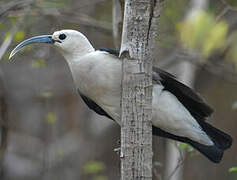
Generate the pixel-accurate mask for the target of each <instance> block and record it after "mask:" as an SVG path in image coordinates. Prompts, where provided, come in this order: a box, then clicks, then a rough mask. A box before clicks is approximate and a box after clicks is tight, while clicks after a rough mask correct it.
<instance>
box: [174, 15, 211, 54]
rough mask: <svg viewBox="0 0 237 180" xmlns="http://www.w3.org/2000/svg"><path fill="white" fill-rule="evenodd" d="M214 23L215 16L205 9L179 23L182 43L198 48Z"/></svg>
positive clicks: (187, 46) (185, 45) (188, 46)
mask: <svg viewBox="0 0 237 180" xmlns="http://www.w3.org/2000/svg"><path fill="white" fill-rule="evenodd" d="M213 24H214V18H213V17H212V16H211V15H210V14H208V13H206V12H204V11H200V12H199V13H197V14H196V15H194V16H193V17H192V18H191V19H187V20H185V21H183V22H181V23H179V24H177V29H178V32H179V38H180V41H181V43H182V44H183V46H184V47H186V48H189V49H194V48H198V47H199V46H201V44H203V42H204V41H205V40H206V38H207V36H208V32H209V31H210V29H211V28H212V27H213Z"/></svg>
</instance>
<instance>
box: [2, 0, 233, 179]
mask: <svg viewBox="0 0 237 180" xmlns="http://www.w3.org/2000/svg"><path fill="white" fill-rule="evenodd" d="M206 4H207V5H206V7H205V8H203V9H201V10H200V11H198V12H197V13H195V14H194V15H190V12H193V11H192V7H193V6H192V1H191V0H176V1H173V0H166V1H165V3H164V7H163V10H162V12H161V16H160V22H159V28H158V29H159V32H158V38H157V44H156V47H155V54H154V57H155V58H154V64H155V65H156V66H159V67H161V68H164V69H166V70H169V71H170V72H173V73H175V74H176V75H177V76H179V73H180V71H182V67H181V70H179V71H176V70H174V69H175V67H176V65H177V64H178V63H180V62H182V61H185V62H189V63H191V64H192V65H193V66H195V79H193V82H192V84H193V86H194V88H195V89H196V90H197V91H198V92H199V93H200V94H202V96H203V97H204V98H205V99H206V101H207V102H208V103H209V104H210V105H211V106H212V107H213V108H214V109H215V113H214V115H213V116H212V117H211V118H210V122H211V123H212V124H213V125H215V126H216V127H218V128H220V129H222V130H224V131H225V132H227V133H229V134H230V135H231V136H232V137H233V139H234V142H233V146H232V148H231V149H230V150H228V151H226V153H225V154H224V157H223V160H222V162H221V164H213V163H211V162H209V161H208V160H207V159H206V158H204V157H203V156H202V155H200V154H198V153H196V151H193V149H190V147H189V146H186V145H183V144H179V145H178V148H179V149H184V150H185V151H187V153H186V157H185V160H184V169H183V179H185V180H190V179H195V180H203V179H216V180H223V179H225V180H227V179H228V180H237V144H236V141H235V140H236V139H237V131H236V129H237V1H236V0H228V1H227V0H226V1H224V0H210V1H207V2H206ZM112 9H113V1H111V0H90V1H88V0H87V1H86V0H1V1H0V133H1V136H0V137H1V149H0V179H1V180H15V179H17V180H21V179H22V180H23V179H24V180H27V179H29V180H30V179H34V180H37V179H40V180H41V179H50V180H54V179H57V180H59V179H67V180H74V179H75V180H76V179H77V180H78V179H86V180H87V179H88V180H108V179H115V180H116V179H120V159H119V156H118V155H117V154H116V153H115V152H113V149H114V148H116V147H117V146H118V145H117V143H116V142H117V140H119V139H120V128H119V126H118V125H117V124H115V123H114V122H113V121H110V120H108V119H106V118H105V117H102V116H99V115H97V114H95V113H94V112H92V111H91V110H89V109H88V108H87V106H86V105H85V104H84V103H83V102H82V100H81V98H80V97H79V96H78V95H77V92H76V89H75V88H74V85H73V81H72V76H71V74H70V71H69V68H68V66H67V64H66V62H65V61H64V59H63V57H62V56H61V55H60V54H59V53H58V52H57V51H56V50H55V49H54V48H52V46H50V45H33V46H28V47H26V48H25V49H24V50H23V51H21V53H19V54H17V56H14V58H13V59H12V60H8V57H9V54H10V51H11V50H12V49H13V48H14V47H15V46H16V45H17V44H18V43H19V42H20V41H22V40H24V39H26V38H29V37H32V36H35V35H42V34H52V33H53V32H54V31H56V30H60V29H75V30H78V31H81V32H82V33H84V34H85V35H86V36H87V37H88V39H89V40H90V41H91V43H92V44H93V46H94V47H95V48H102V47H106V48H114V47H115V43H114V37H113V21H112ZM153 142H154V143H153V149H154V178H153V179H162V180H166V179H165V178H162V177H163V176H164V171H165V164H166V158H165V155H166V152H167V149H166V148H167V147H166V145H165V144H166V141H165V140H164V139H162V138H158V137H154V138H153Z"/></svg>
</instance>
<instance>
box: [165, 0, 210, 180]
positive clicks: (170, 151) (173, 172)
mask: <svg viewBox="0 0 237 180" xmlns="http://www.w3.org/2000/svg"><path fill="white" fill-rule="evenodd" d="M207 5H208V1H207V0H192V1H191V7H190V10H189V11H188V13H187V15H186V19H187V20H189V21H192V18H193V17H194V16H195V15H196V14H197V13H198V12H200V11H201V10H204V9H205V8H206V7H207ZM175 71H176V73H177V75H178V77H177V78H178V79H179V80H180V81H181V82H183V83H184V84H186V85H188V86H189V87H193V84H194V81H195V72H196V67H195V65H193V64H192V63H191V62H188V61H183V62H180V63H179V64H178V65H177V66H176V70H175ZM166 149H167V151H166V152H167V153H166V166H165V180H182V179H183V163H182V162H183V161H184V158H185V151H184V150H179V149H178V148H177V146H176V145H175V143H174V142H173V141H171V140H167V144H166Z"/></svg>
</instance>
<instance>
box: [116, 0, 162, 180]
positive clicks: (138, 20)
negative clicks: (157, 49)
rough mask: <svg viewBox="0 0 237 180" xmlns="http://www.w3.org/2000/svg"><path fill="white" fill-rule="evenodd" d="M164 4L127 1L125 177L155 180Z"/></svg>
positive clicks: (124, 41) (123, 50)
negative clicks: (156, 59) (155, 81)
mask: <svg viewBox="0 0 237 180" xmlns="http://www.w3.org/2000/svg"><path fill="white" fill-rule="evenodd" d="M159 6H160V3H159V2H158V1H156V0H150V1H140V0H126V1H125V11H124V24H123V33H122V45H121V50H120V57H121V58H122V59H123V75H122V99H121V100H122V103H121V108H122V110H121V113H122V114H121V117H122V119H121V179H122V180H127V179H129V180H130V179H146V180H147V179H150V180H151V179H152V122H151V119H152V48H153V46H154V43H155V39H156V34H157V21H158V20H157V19H158V17H159Z"/></svg>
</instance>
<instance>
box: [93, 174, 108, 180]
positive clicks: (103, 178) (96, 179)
mask: <svg viewBox="0 0 237 180" xmlns="http://www.w3.org/2000/svg"><path fill="white" fill-rule="evenodd" d="M93 179H94V180H108V177H107V176H102V175H101V176H95V177H94V178H93Z"/></svg>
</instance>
